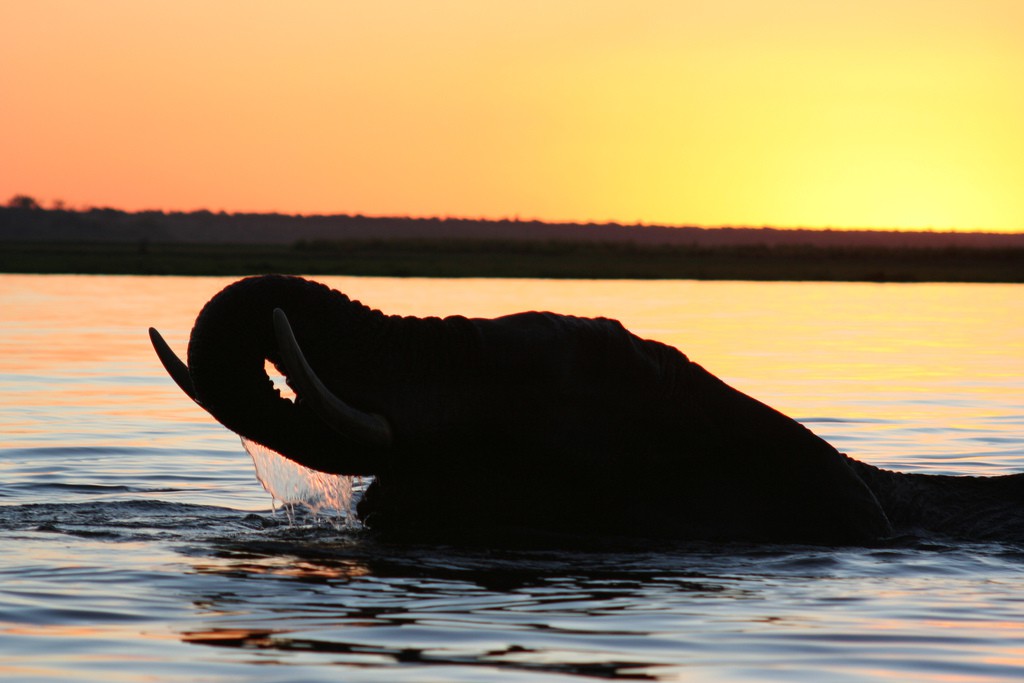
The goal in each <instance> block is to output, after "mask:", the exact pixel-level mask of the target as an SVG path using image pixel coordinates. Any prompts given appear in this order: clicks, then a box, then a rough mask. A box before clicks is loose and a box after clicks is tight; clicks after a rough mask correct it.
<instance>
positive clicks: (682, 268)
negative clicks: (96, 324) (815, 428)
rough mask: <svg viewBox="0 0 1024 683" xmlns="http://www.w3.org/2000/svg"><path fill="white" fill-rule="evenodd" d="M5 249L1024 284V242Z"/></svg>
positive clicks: (408, 268)
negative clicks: (1006, 245) (998, 245)
mask: <svg viewBox="0 0 1024 683" xmlns="http://www.w3.org/2000/svg"><path fill="white" fill-rule="evenodd" d="M0 249H2V251H0V272H8V273H83V274H131V275H248V274H254V273H268V272H278V273H296V274H299V273H302V274H310V275H384V276H422V277H539V278H635V279H707V280H836V281H868V282H1024V249H1020V248H1018V249H978V248H964V247H959V248H958V247H945V248H939V249H910V248H885V247H822V246H808V245H779V246H774V247H770V246H756V245H754V246H732V247H729V246H726V247H698V246H681V245H680V246H674V245H650V246H644V245H637V244H633V243H605V242H567V241H563V242H505V241H483V240H363V241H356V240H353V241H343V242H325V241H312V242H297V243H295V244H292V245H253V244H181V243H178V244H163V243H148V242H140V243H134V244H132V243H88V242H82V243H72V242H6V243H3V244H2V246H0Z"/></svg>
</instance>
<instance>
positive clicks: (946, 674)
mask: <svg viewBox="0 0 1024 683" xmlns="http://www.w3.org/2000/svg"><path fill="white" fill-rule="evenodd" d="M324 279H325V281H327V282H328V283H330V284H331V285H332V286H335V287H338V288H340V289H341V290H342V291H345V292H347V293H349V294H350V295H352V296H354V297H356V298H359V299H361V300H363V301H364V302H366V303H368V304H370V305H372V306H375V307H378V308H381V309H383V310H385V311H387V312H395V313H406V314H416V315H428V314H432V315H444V314H450V313H461V314H466V315H481V316H492V315H499V314H502V313H509V312H514V311H518V310H526V309H548V310H554V311H557V312H564V313H574V314H578V315H604V316H609V317H614V318H619V319H621V320H622V321H623V322H624V323H625V324H626V325H627V327H629V328H630V329H632V330H633V331H635V332H637V333H638V334H640V335H642V336H645V337H648V338H654V339H658V340H661V341H665V342H668V343H671V344H674V345H676V346H678V347H679V348H681V349H682V350H683V351H684V352H686V353H687V354H688V355H689V356H690V357H691V358H693V359H694V360H696V361H697V362H700V363H701V364H702V365H704V366H705V367H707V368H708V369H710V370H712V371H713V372H715V373H716V374H718V375H720V376H722V377H723V378H724V379H726V380H727V381H729V382H730V383H732V384H733V385H734V386H737V387H738V388H740V389H742V390H744V391H746V392H748V393H750V394H752V395H754V396H756V397H758V398H760V399H762V400H764V401H766V402H767V403H769V404H771V405H773V406H775V407H777V408H779V409H780V410H783V411H784V412H786V413H788V414H790V415H793V416H795V417H797V418H798V419H800V420H801V421H803V422H804V423H805V424H807V425H808V426H809V427H811V428H812V429H813V430H814V431H816V432H817V433H819V434H821V435H822V436H824V437H825V438H826V439H828V440H830V441H831V442H832V443H834V444H835V445H836V446H837V447H839V448H840V449H841V450H844V451H846V452H849V453H850V454H851V455H854V456H855V457H858V458H861V459H863V460H867V461H869V462H872V463H875V464H878V465H881V466H885V467H892V468H896V469H901V470H907V471H909V470H915V471H929V472H943V473H951V474H1000V473H1008V472H1014V471H1021V470H1024V315H1021V314H1022V313H1024V311H1022V305H1021V302H1022V301H1024V288H1022V287H1021V286H1019V285H1010V286H1002V285H870V284H815V283H770V284H766V283H731V282H679V281H669V282H609V281H541V280H419V279H383V278H324ZM228 281H229V280H228V279H224V278H137V277H74V276H5V275H0V359H2V360H0V676H2V677H3V679H4V680H30V681H44V680H52V681H68V680H86V681H92V680H95V681H148V680H161V681H178V680H180V681H197V680H203V681H227V680H254V681H319V680H322V681H337V680H357V681H461V680H465V681H535V680H537V681H578V680H586V679H634V680H683V681H691V680H692V681H716V680H719V681H740V680H749V681H764V680H785V681H793V680H807V681H821V680H830V681H867V680H871V681H875V680H892V681H896V680H899V681H906V680H914V681H918V680H952V681H994V680H1007V681H1009V680H1021V678H1022V677H1024V625H1022V624H1024V598H1022V596H1024V548H1021V547H1019V546H1014V545H1010V544H991V543H989V544H981V543H971V544H962V543H953V542H949V541H942V540H939V539H935V540H929V541H919V542H914V543H909V544H908V543H901V544H888V545H881V546H878V547H873V548H849V549H838V550H837V549H826V548H810V547H793V546H741V545H685V546H679V545H675V546H673V545H661V546H650V547H645V548H642V549H639V550H637V551H635V552H621V551H613V550H607V549H605V550H601V549H597V548H577V549H569V550H566V549H559V550H556V549H551V548H547V549H544V548H541V549H536V550H509V549H503V550H499V549H492V548H451V547H443V546H442V547H439V546H429V545H414V546H398V545H388V544H384V543H381V542H379V541H375V540H374V539H372V538H368V537H366V536H364V535H362V534H360V533H359V532H358V531H353V530H349V529H345V528H340V527H339V526H338V525H337V520H336V519H333V518H323V517H320V518H318V517H314V516H312V515H309V514H303V513H301V511H300V513H298V516H297V517H295V518H294V519H290V518H289V517H288V515H286V514H284V513H283V512H282V511H280V510H278V511H276V512H275V511H274V509H273V504H272V501H271V499H270V496H269V495H268V494H267V493H266V491H264V489H263V487H262V486H261V485H260V483H259V482H258V480H257V479H256V476H255V474H254V469H253V463H252V460H251V459H250V458H249V456H248V455H247V454H246V453H245V451H244V450H243V449H242V447H241V445H240V443H239V441H238V439H237V437H235V436H234V435H232V434H230V433H229V432H227V431H226V430H224V429H223V428H222V427H220V426H219V425H217V424H216V423H215V422H213V421H212V419H210V418H209V417H208V416H207V415H206V414H205V413H204V412H203V411H201V410H200V409H199V408H197V407H196V406H195V405H194V404H192V403H191V402H190V401H188V400H187V399H186V398H185V397H184V396H183V395H182V394H181V392H180V391H179V390H178V389H177V388H176V387H175V386H174V385H173V383H172V382H171V381H170V379H168V378H167V377H166V376H165V375H164V373H163V370H162V368H160V366H159V363H158V362H157V361H156V359H155V357H154V356H153V354H152V351H151V349H150V348H149V344H148V339H147V338H146V333H145V332H146V328H147V327H148V326H149V325H154V326H156V327H158V328H159V329H160V330H161V331H162V332H163V333H164V335H165V336H166V337H167V338H168V340H169V341H170V342H171V344H172V346H174V347H175V348H177V349H178V350H179V352H183V351H184V348H185V344H186V340H187V335H188V331H189V329H190V328H191V324H192V321H193V320H194V318H195V314H196V313H197V312H198V310H199V308H200V307H201V306H202V304H203V303H204V302H205V301H206V300H207V299H208V298H209V297H210V296H212V295H213V294H214V293H215V292H216V291H217V290H218V289H220V287H222V286H223V285H225V284H227V282H228ZM622 485H623V486H628V485H629V484H628V480H624V481H623V482H622Z"/></svg>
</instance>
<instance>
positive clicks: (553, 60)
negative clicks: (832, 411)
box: [0, 0, 1024, 231]
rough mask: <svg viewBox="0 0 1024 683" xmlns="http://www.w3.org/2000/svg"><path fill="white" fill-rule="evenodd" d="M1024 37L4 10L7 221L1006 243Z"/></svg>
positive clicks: (978, 30) (828, 17) (651, 23)
mask: <svg viewBox="0 0 1024 683" xmlns="http://www.w3.org/2000/svg"><path fill="white" fill-rule="evenodd" d="M1020 26H1024V3H1020V2H1017V1H1016V0H975V1H972V2H966V1H962V0H940V1H935V0H866V1H864V2H859V3H825V2H822V3H808V2H804V1H800V0H774V1H765V0H715V1H711V0H689V1H686V2H669V1H667V0H666V1H658V0H647V1H642V2H628V3H627V2H586V3H583V2H574V1H564V2H554V3H550V2H545V3H539V2H526V3H504V4H501V5H495V4H492V3H478V2H472V1H470V0H443V1H441V2H434V3H419V2H413V1H412V0H396V1H395V2H386V3H372V4H366V3H359V4H350V3H334V2H326V1H323V2H307V3H302V4H301V5H286V4H279V3H269V2H258V3H248V4H246V6H245V7H244V11H243V8H241V7H240V6H238V5H235V4H232V3H213V4H211V3H203V2H198V0H182V1H180V2H176V3H158V4H152V3H137V2H132V1H130V0H105V1H104V2H99V3H80V2H74V1H73V0H47V1H44V2H36V3H5V4H4V5H3V7H2V8H0V61H2V63H4V64H6V65H9V66H8V67H7V68H4V69H2V70H0V88H2V92H4V98H5V103H6V105H5V106H3V107H0V155H2V157H3V158H4V160H5V162H4V164H2V165H0V201H5V200H6V199H7V198H8V197H10V196H12V195H13V194H15V193H25V194H29V195H32V196H34V197H36V198H37V199H40V200H43V201H44V203H45V202H48V201H52V200H56V199H61V200H63V201H65V202H67V204H68V205H71V206H90V205H92V206H103V205H109V206H115V207H118V208H125V209H153V208H158V209H174V210H191V209H199V208H207V209H211V210H219V209H225V210H229V211H283V212H287V213H344V212H347V213H364V214H371V215H373V214H377V215H380V214H387V215H414V216H463V217H490V218H501V217H511V216H521V217H523V218H533V217H536V218H541V219H547V220H574V221H589V220H595V221H608V220H616V221H621V222H635V221H643V222H649V223H668V224H684V223H688V224H701V225H755V226H760V225H776V226H782V227H797V226H804V227H829V226H831V227H869V228H870V227H878V228H935V229H986V230H1011V231H1019V230H1022V229H1024V194H1022V193H1021V192H1020V191H1019V188H1020V187H1022V186H1024V136H1021V135H1020V127H1019V122H1020V121H1021V120H1024V89H1022V88H1021V87H1020V85H1021V83H1022V82H1024V41H1021V40H1019V27H1020ZM3 193H6V195H4V194H3Z"/></svg>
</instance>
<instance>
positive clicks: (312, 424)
mask: <svg viewBox="0 0 1024 683" xmlns="http://www.w3.org/2000/svg"><path fill="white" fill-rule="evenodd" d="M275 309H280V310H281V311H282V312H283V313H284V314H285V315H286V316H287V319H288V320H289V321H291V326H293V327H294V328H295V332H294V334H295V336H296V337H297V338H298V339H299V340H300V344H301V345H302V347H303V350H305V352H306V356H308V358H309V363H310V364H311V365H312V366H313V367H314V368H316V367H318V366H325V365H330V364H331V363H334V364H336V363H337V360H336V359H337V358H338V357H339V348H340V347H344V346H347V347H349V349H350V350H351V349H355V348H358V347H360V346H361V345H364V344H365V343H367V340H368V339H371V338H372V337H373V336H374V335H375V334H376V332H377V328H379V327H380V326H382V325H383V324H384V323H385V321H386V318H385V316H383V315H382V314H381V313H379V312H377V311H373V310H370V309H368V308H366V307H365V306H362V305H361V304H359V303H357V302H353V301H351V300H350V299H348V298H347V297H345V296H344V295H342V294H340V293H338V292H336V291H333V290H331V289H328V288H327V287H325V286H323V285H320V284H318V283H313V282H309V281H306V280H302V279H299V278H293V277H286V276H269V277H261V278H250V279H246V280H241V281H239V282H237V283H235V284H233V285H231V286H229V287H227V288H226V289H224V290H223V291H222V292H221V293H219V294H218V295H217V296H215V297H214V298H213V299H212V300H211V301H210V302H209V303H208V304H207V305H206V306H205V307H204V308H203V310H202V311H201V312H200V314H199V317H198V318H197V319H196V323H195V326H194V328H193V330H192V336H191V339H190V341H189V347H188V369H189V375H190V376H191V380H192V385H193V388H194V392H195V395H194V396H193V398H195V400H196V401H197V402H199V404H200V405H202V406H203V408H205V409H206V410H207V411H209V412H210V414H212V415H213V416H214V417H215V418H216V419H217V420H218V421H220V422H221V423H223V424H224V425H225V426H226V427H228V428H229V429H231V430H232V431H234V432H236V433H238V434H240V435H242V436H244V437H246V438H248V439H250V440H252V441H255V442H257V443H259V444H262V445H263V446H266V447H268V448H271V449H273V450H275V451H277V452H279V453H281V454H282V455H284V456H286V457H288V458H290V459H292V460H295V461H296V462H299V463H301V464H303V465H305V466H307V467H310V468H312V469H316V470H320V471H324V472H330V473H335V474H349V475H368V474H375V473H376V472H377V471H378V470H379V469H380V467H381V461H382V458H383V457H384V454H383V451H382V446H383V444H381V443H367V442H366V440H365V439H362V438H360V437H359V435H358V434H355V435H350V436H349V437H348V438H346V437H344V436H339V435H338V433H337V432H336V431H335V430H334V429H332V427H331V426H329V425H328V424H326V423H325V422H324V421H323V420H322V419H321V418H320V417H319V416H318V415H317V413H316V412H315V411H314V410H311V409H310V407H309V406H308V405H307V404H306V402H304V401H302V400H299V401H297V402H292V401H291V400H289V399H287V398H284V397H282V396H281V394H280V392H279V391H278V390H277V389H276V388H275V387H274V385H273V382H272V381H271V380H270V378H269V376H268V375H267V373H266V370H265V364H266V362H267V361H268V360H269V361H270V362H271V363H273V364H274V365H275V366H277V367H278V369H279V370H282V371H284V372H285V373H286V375H287V370H285V368H284V364H283V362H282V360H283V359H282V356H281V351H280V349H279V346H278V339H277V336H276V335H275V327H274V311H275ZM345 355H346V354H344V353H341V357H345ZM349 355H351V354H349ZM324 376H325V377H330V378H332V379H333V380H334V381H335V383H337V382H344V381H345V377H344V373H343V371H342V372H341V373H339V372H338V368H336V367H335V368H331V371H330V372H329V373H326V374H325V375H324ZM331 390H332V391H334V392H336V393H337V392H338V391H339V389H338V387H336V386H335V387H331Z"/></svg>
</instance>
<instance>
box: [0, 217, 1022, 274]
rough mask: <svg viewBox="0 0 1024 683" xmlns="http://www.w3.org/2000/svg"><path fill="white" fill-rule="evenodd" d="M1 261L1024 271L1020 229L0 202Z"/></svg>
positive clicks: (472, 270)
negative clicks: (690, 223) (711, 224)
mask: <svg viewBox="0 0 1024 683" xmlns="http://www.w3.org/2000/svg"><path fill="white" fill-rule="evenodd" d="M0 272H8V273H83V274H143V275H150V274H152V275H245V274H252V273H265V272H282V273H305V274H311V275H390V276H425V277H543V278H638V279H654V278H660V279H668V278H672V279H709V280H710V279H718V280H726V279H728V280H842V281H872V282H1024V233H954V232H897V231H868V230H859V231H858V230H849V231H842V230H778V229H771V228H698V227H686V226H677V227H669V226H649V225H619V224H615V223H603V224H571V223H544V222H540V221H517V220H511V221H510V220H498V221H495V220H475V219H436V218H374V217H367V216H347V215H337V216H289V215H281V214H226V213H211V212H209V211H195V212H190V213H165V212H160V211H146V212H137V213H131V212H125V211H119V210H115V209H91V210H87V211H70V210H66V209H52V210H47V209H42V208H39V207H38V205H36V204H35V203H34V202H32V200H31V199H30V198H22V200H21V201H20V203H18V202H14V200H12V204H11V205H9V206H7V207H0Z"/></svg>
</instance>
